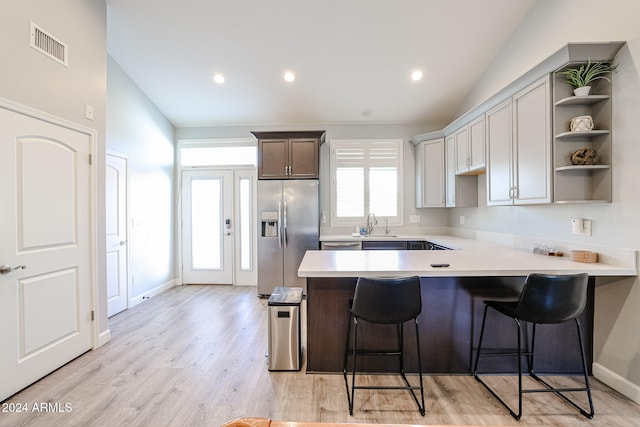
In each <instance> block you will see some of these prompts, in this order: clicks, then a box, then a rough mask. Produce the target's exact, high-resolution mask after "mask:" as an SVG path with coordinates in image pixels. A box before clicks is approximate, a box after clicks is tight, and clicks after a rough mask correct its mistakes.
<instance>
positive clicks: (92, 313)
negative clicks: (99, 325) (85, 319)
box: [91, 310, 96, 322]
mask: <svg viewBox="0 0 640 427" xmlns="http://www.w3.org/2000/svg"><path fill="white" fill-rule="evenodd" d="M94 320H96V312H95V311H93V310H91V321H92V322H93V321H94Z"/></svg>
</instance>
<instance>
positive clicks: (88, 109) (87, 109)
mask: <svg viewBox="0 0 640 427" xmlns="http://www.w3.org/2000/svg"><path fill="white" fill-rule="evenodd" d="M84 117H85V119H87V120H93V106H92V105H88V104H87V105H85V106H84Z"/></svg>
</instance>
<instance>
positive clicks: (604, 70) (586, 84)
mask: <svg viewBox="0 0 640 427" xmlns="http://www.w3.org/2000/svg"><path fill="white" fill-rule="evenodd" d="M616 68H617V65H613V64H611V63H610V62H606V61H601V62H591V59H589V61H588V62H587V63H586V64H581V65H580V66H579V67H572V68H567V69H565V70H562V71H560V72H558V74H560V75H561V76H564V79H565V80H564V81H565V82H566V83H568V84H570V85H571V86H573V87H574V88H575V89H574V91H573V93H574V94H575V95H576V96H585V95H589V92H590V91H591V82H593V81H595V80H598V79H605V80H607V81H608V82H609V83H611V79H609V77H608V74H610V73H612V72H614V71H615V70H616Z"/></svg>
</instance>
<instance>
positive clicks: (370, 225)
mask: <svg viewBox="0 0 640 427" xmlns="http://www.w3.org/2000/svg"><path fill="white" fill-rule="evenodd" d="M371 217H373V221H371ZM374 225H378V220H377V219H376V216H375V215H374V214H373V212H372V213H370V214H369V215H367V234H371V233H372V232H373V226H374Z"/></svg>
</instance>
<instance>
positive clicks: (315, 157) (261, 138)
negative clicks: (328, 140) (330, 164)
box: [251, 131, 325, 179]
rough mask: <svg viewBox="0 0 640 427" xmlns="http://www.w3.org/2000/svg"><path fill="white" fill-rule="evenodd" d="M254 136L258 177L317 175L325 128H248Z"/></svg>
mask: <svg viewBox="0 0 640 427" xmlns="http://www.w3.org/2000/svg"><path fill="white" fill-rule="evenodd" d="M251 133H252V134H253V135H255V136H256V138H258V179H317V178H318V177H319V173H320V145H322V143H323V142H324V135H325V131H305V132H293V131H292V132H251Z"/></svg>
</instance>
